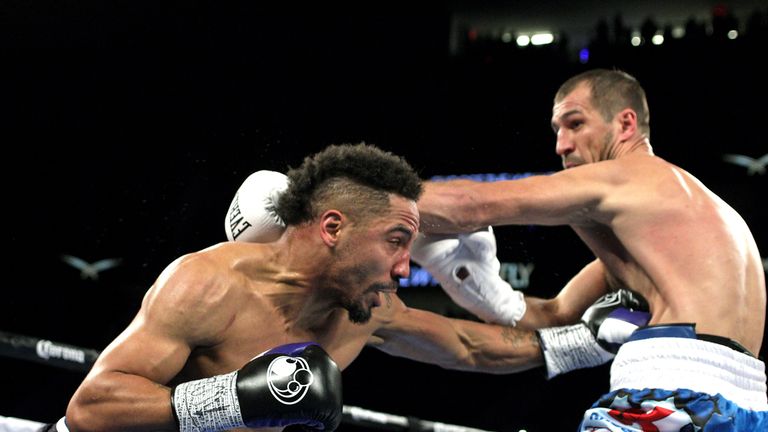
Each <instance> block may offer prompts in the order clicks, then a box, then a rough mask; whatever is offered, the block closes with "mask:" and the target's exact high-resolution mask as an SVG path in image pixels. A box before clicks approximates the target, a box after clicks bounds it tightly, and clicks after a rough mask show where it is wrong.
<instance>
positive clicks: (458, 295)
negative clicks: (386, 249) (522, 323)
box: [411, 227, 526, 326]
mask: <svg viewBox="0 0 768 432" xmlns="http://www.w3.org/2000/svg"><path fill="white" fill-rule="evenodd" d="M411 258H413V260H414V261H415V262H416V263H418V264H419V265H421V266H422V267H423V268H424V269H426V270H427V271H428V272H429V273H430V274H431V275H432V276H434V278H435V279H436V280H437V281H438V282H439V283H440V286H442V288H443V290H444V291H445V292H446V293H447V294H448V296H450V297H451V299H452V300H453V301H454V302H456V304H458V305H459V306H461V307H463V308H465V309H467V310H468V311H470V312H472V313H473V314H475V315H477V316H478V317H479V318H480V319H482V320H483V321H486V322H491V323H496V324H503V325H511V326H514V325H515V324H517V321H518V320H520V318H522V316H523V314H525V308H526V306H525V300H524V298H523V294H522V293H521V292H519V291H515V290H514V289H513V288H512V287H511V286H510V285H509V283H507V282H506V281H505V280H504V279H502V278H501V276H500V275H499V270H500V267H501V264H500V263H499V260H498V258H496V238H495V237H494V235H493V231H492V229H491V227H488V229H486V230H482V231H477V232H473V233H470V234H460V235H455V236H453V235H434V234H420V235H419V237H418V238H417V239H416V241H415V242H414V245H413V248H412V249H411Z"/></svg>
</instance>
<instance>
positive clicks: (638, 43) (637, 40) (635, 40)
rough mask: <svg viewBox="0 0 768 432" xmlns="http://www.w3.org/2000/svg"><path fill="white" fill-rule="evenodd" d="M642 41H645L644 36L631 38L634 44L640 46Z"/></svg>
mask: <svg viewBox="0 0 768 432" xmlns="http://www.w3.org/2000/svg"><path fill="white" fill-rule="evenodd" d="M642 41H643V38H641V37H640V36H632V39H630V40H629V42H630V43H631V44H632V46H640V43H641V42H642Z"/></svg>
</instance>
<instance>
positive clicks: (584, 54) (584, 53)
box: [579, 48, 589, 64]
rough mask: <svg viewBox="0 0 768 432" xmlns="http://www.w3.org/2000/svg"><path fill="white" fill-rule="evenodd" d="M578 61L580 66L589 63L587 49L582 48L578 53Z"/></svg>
mask: <svg viewBox="0 0 768 432" xmlns="http://www.w3.org/2000/svg"><path fill="white" fill-rule="evenodd" d="M579 61H580V62H581V64H585V63H586V62H588V61H589V48H582V49H581V51H579Z"/></svg>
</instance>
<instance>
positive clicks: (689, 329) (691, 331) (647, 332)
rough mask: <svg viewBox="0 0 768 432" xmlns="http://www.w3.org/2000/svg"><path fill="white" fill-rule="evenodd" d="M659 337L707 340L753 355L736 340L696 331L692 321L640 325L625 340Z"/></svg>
mask: <svg viewBox="0 0 768 432" xmlns="http://www.w3.org/2000/svg"><path fill="white" fill-rule="evenodd" d="M659 337H676V338H685V339H698V340H703V341H707V342H712V343H716V344H719V345H723V346H726V347H728V348H730V349H732V350H734V351H737V352H740V353H742V354H746V355H748V356H751V357H755V355H754V354H752V353H751V352H750V351H749V350H748V349H746V348H744V346H743V345H741V344H740V343H738V342H736V341H735V340H733V339H730V338H727V337H723V336H716V335H711V334H705V333H696V324H693V323H681V324H660V325H653V326H647V327H641V328H639V329H637V330H635V331H634V332H633V333H632V334H631V335H630V336H629V338H628V339H627V342H631V341H637V340H643V339H650V338H659Z"/></svg>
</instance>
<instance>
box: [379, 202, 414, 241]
mask: <svg viewBox="0 0 768 432" xmlns="http://www.w3.org/2000/svg"><path fill="white" fill-rule="evenodd" d="M382 216H383V219H384V220H385V223H386V224H387V225H400V226H404V227H406V228H408V229H410V230H412V231H413V232H417V231H418V230H419V210H418V207H417V206H416V202H415V201H413V200H409V199H407V198H403V197H401V196H398V195H390V197H389V212H388V213H387V214H386V215H382Z"/></svg>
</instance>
